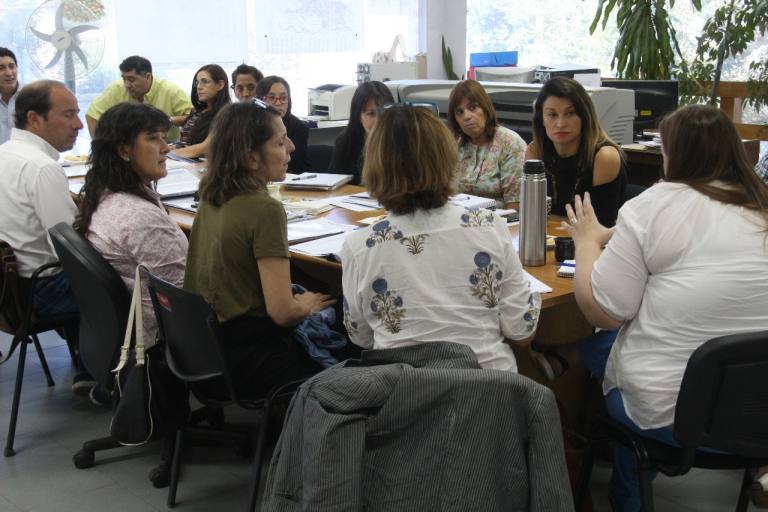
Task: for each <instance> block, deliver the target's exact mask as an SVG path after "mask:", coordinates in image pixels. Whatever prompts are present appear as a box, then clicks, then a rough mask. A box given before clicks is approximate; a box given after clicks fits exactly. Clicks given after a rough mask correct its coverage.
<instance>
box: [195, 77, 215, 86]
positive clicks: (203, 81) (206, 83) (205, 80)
mask: <svg viewBox="0 0 768 512" xmlns="http://www.w3.org/2000/svg"><path fill="white" fill-rule="evenodd" d="M212 83H213V80H210V79H208V78H200V79H199V80H195V87H197V86H198V85H203V86H205V87H208V86H209V85H211V84H212Z"/></svg>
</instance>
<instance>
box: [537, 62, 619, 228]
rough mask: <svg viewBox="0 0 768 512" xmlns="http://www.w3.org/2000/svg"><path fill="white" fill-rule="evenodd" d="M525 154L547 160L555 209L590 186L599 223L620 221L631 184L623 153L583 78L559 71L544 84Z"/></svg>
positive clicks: (562, 207) (561, 208) (559, 212)
mask: <svg viewBox="0 0 768 512" xmlns="http://www.w3.org/2000/svg"><path fill="white" fill-rule="evenodd" d="M525 158H526V160H528V159H539V160H543V161H544V166H545V167H546V169H547V187H548V190H549V195H550V196H552V213H554V214H556V215H565V205H566V204H569V203H571V202H572V201H573V197H574V195H575V194H579V195H582V196H583V194H584V192H589V195H590V197H591V198H592V205H593V206H594V208H595V213H596V214H597V218H598V219H599V221H600V224H602V225H603V226H609V227H610V226H613V225H614V224H616V217H617V216H618V214H619V208H621V205H622V204H624V200H625V196H626V189H627V175H626V172H625V170H624V158H623V155H622V152H621V149H620V148H619V146H618V145H617V144H616V143H615V142H613V141H612V140H611V139H610V138H609V137H608V135H607V134H606V133H605V131H603V129H602V127H601V126H600V124H599V122H598V120H597V114H596V113H595V106H594V105H593V104H592V100H591V99H590V98H589V95H588V94H587V92H586V91H585V90H584V87H582V86H581V84H580V83H578V82H577V81H575V80H572V79H570V78H564V77H558V78H553V79H552V80H549V81H548V82H547V83H545V84H544V86H543V87H542V88H541V92H540V93H539V96H538V98H536V103H535V104H534V112H533V142H531V144H529V145H528V148H527V150H526V154H525Z"/></svg>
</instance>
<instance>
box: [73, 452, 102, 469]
mask: <svg viewBox="0 0 768 512" xmlns="http://www.w3.org/2000/svg"><path fill="white" fill-rule="evenodd" d="M95 459H96V455H95V454H94V452H93V450H86V449H85V448H83V449H82V450H80V451H79V452H77V453H76V454H75V456H74V457H72V462H74V463H75V467H76V468H77V469H87V468H90V467H91V466H93V461H94V460H95Z"/></svg>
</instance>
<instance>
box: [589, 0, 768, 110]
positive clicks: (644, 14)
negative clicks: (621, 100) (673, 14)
mask: <svg viewBox="0 0 768 512" xmlns="http://www.w3.org/2000/svg"><path fill="white" fill-rule="evenodd" d="M690 2H691V5H693V7H694V8H695V9H696V10H699V11H700V10H701V0H690ZM674 5H675V0H600V2H599V3H598V6H597V11H596V13H595V17H594V20H593V22H592V25H591V27H590V33H593V32H594V31H595V29H596V28H597V26H598V23H599V22H600V20H602V28H603V29H604V28H605V27H606V25H607V23H608V21H609V20H610V19H611V17H612V13H613V12H614V10H615V11H616V24H617V26H618V28H619V40H618V41H617V42H616V48H615V50H614V55H613V60H612V61H611V67H612V68H613V69H615V70H616V73H617V75H618V76H619V77H621V78H630V79H638V78H640V79H649V80H660V79H669V78H677V80H678V81H679V82H680V93H681V96H682V98H681V101H682V102H684V103H692V102H701V101H705V100H707V101H709V102H710V103H713V104H714V103H716V92H717V87H718V85H719V83H720V77H721V75H722V68H723V62H725V60H726V59H728V58H734V57H736V56H738V55H740V54H742V53H743V52H744V51H745V50H746V49H747V46H748V45H749V44H750V43H751V42H753V41H754V40H755V37H756V36H757V35H758V34H760V35H765V32H766V28H767V27H768V0H726V1H725V2H724V3H723V5H721V6H720V7H719V8H718V9H716V10H715V12H714V13H713V15H712V16H711V17H710V18H709V19H708V20H707V22H706V24H705V25H704V28H703V30H702V34H701V36H700V37H699V38H698V40H697V42H698V44H697V47H696V52H695V54H694V55H693V56H692V57H690V58H685V56H683V55H682V53H681V51H680V47H679V45H678V43H677V36H676V32H675V28H674V26H673V25H672V23H671V20H670V18H669V9H670V8H672V7H674ZM749 68H750V76H749V77H745V78H747V79H748V90H749V92H750V94H751V95H752V96H751V97H750V98H748V99H747V101H746V102H745V103H748V104H752V105H753V106H755V107H756V108H760V107H763V106H768V62H766V61H765V60H764V59H763V60H758V61H755V62H752V63H750V66H749Z"/></svg>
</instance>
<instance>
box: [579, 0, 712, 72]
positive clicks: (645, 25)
mask: <svg viewBox="0 0 768 512" xmlns="http://www.w3.org/2000/svg"><path fill="white" fill-rule="evenodd" d="M691 3H692V4H693V5H694V6H695V7H696V9H701V0H691ZM667 4H669V6H670V7H673V6H674V5H675V0H669V2H667V0H600V2H599V3H598V5H597V12H596V13H595V18H594V19H593V20H592V25H591V26H590V27H589V33H590V34H592V33H594V32H595V30H596V29H597V25H598V23H599V22H600V20H601V18H602V21H603V23H602V29H605V27H606V25H607V24H608V21H609V20H610V19H611V14H612V13H613V11H614V10H616V26H617V27H618V29H619V40H618V41H617V42H616V48H615V49H614V52H613V59H612V60H611V68H613V69H615V70H616V72H617V74H618V76H619V77H620V78H628V79H645V80H663V79H669V78H670V77H671V72H672V69H673V66H674V64H675V56H676V55H677V57H679V58H682V54H681V53H680V46H679V45H678V43H677V34H676V32H675V28H674V26H672V23H671V21H670V19H669V13H668V10H667Z"/></svg>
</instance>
